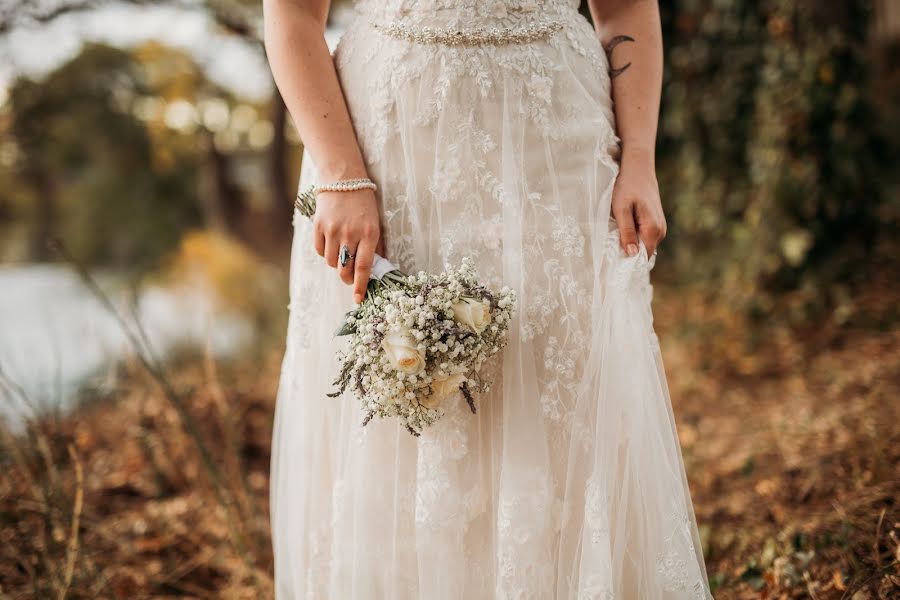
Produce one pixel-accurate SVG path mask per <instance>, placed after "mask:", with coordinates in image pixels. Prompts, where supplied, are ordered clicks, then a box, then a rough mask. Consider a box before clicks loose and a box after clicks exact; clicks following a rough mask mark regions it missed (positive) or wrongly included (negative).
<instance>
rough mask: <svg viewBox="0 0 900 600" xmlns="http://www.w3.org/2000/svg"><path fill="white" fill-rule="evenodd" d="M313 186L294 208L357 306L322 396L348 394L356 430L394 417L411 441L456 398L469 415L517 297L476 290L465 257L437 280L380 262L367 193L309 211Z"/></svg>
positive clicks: (344, 325) (342, 330) (340, 332)
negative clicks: (330, 387) (359, 410)
mask: <svg viewBox="0 0 900 600" xmlns="http://www.w3.org/2000/svg"><path fill="white" fill-rule="evenodd" d="M365 181H368V180H365ZM372 185H374V184H372ZM317 187H318V186H312V187H311V188H310V189H309V190H306V191H304V192H302V193H300V194H298V195H297V199H296V201H295V203H294V206H295V209H296V210H297V211H299V213H300V214H301V215H303V216H305V217H308V218H310V219H312V220H313V222H314V230H315V236H314V237H315V246H316V251H317V252H318V254H319V255H320V256H322V257H323V258H325V260H326V261H327V263H328V264H329V265H330V266H332V267H334V268H338V269H340V274H341V278H342V279H343V280H344V281H345V282H346V283H351V282H352V283H353V285H354V288H353V291H354V296H355V299H356V300H357V306H356V307H355V308H354V309H353V310H351V311H350V312H348V313H347V314H346V315H344V319H343V320H342V322H341V323H340V324H339V328H338V329H337V330H336V331H335V335H336V336H349V337H350V340H349V344H348V345H347V347H346V349H343V350H340V351H339V352H338V360H339V362H340V363H341V365H342V366H341V369H340V374H339V375H338V377H337V378H336V379H335V381H334V384H335V386H336V387H337V390H336V391H334V392H332V393H329V394H328V396H330V397H338V396H340V395H342V394H344V393H345V392H348V393H352V394H353V395H354V396H356V397H357V399H358V400H359V402H360V403H361V405H362V407H363V408H364V409H365V411H366V415H367V416H366V417H365V419H364V420H363V422H362V424H363V425H366V424H367V423H369V422H370V421H371V420H372V419H373V418H374V417H376V416H377V417H397V418H399V419H400V420H401V422H403V423H404V425H405V426H406V429H407V430H408V431H409V432H410V433H412V434H413V435H416V436H418V435H420V434H421V432H422V430H423V429H424V428H425V427H427V426H429V425H431V424H433V423H435V422H436V421H437V420H438V419H439V418H440V417H441V416H442V415H443V414H444V413H443V411H444V408H443V406H442V405H443V404H444V402H445V401H447V400H448V399H449V397H450V396H452V395H454V394H457V392H458V395H461V396H462V398H464V400H465V402H466V403H467V404H468V405H469V408H470V409H471V410H472V412H473V413H474V412H475V397H474V394H476V393H481V392H487V391H488V390H489V389H490V387H491V382H490V380H489V379H487V378H485V377H484V376H483V374H482V373H481V372H480V371H481V365H482V364H483V363H484V362H485V361H486V360H488V359H489V358H490V357H491V356H493V355H494V354H496V353H498V352H500V351H501V350H502V349H503V347H504V346H505V345H506V339H507V331H508V329H509V326H510V323H511V321H512V318H513V316H514V314H515V311H516V303H517V300H516V294H515V292H514V291H513V290H512V289H510V288H509V287H508V286H503V288H502V289H500V290H492V289H490V288H488V287H487V286H486V285H484V283H483V282H481V281H480V280H479V278H478V274H477V272H476V270H475V266H474V262H473V261H472V259H471V258H470V257H465V258H463V260H462V262H461V263H460V264H458V265H456V266H452V265H449V264H448V265H446V266H445V269H444V270H443V271H442V272H440V273H428V272H426V271H419V272H418V273H416V274H414V275H408V274H406V273H403V272H402V271H401V270H400V269H398V268H397V267H396V266H395V265H393V264H391V263H390V261H388V260H387V259H386V258H384V248H385V241H384V237H383V236H382V230H381V228H380V227H379V220H378V210H377V207H376V206H375V204H374V195H372V196H371V197H368V196H366V195H356V194H355V193H354V194H346V195H344V196H339V197H338V198H332V197H330V196H328V197H326V196H324V195H323V197H322V198H321V200H320V202H319V203H317V194H318V191H320V190H319V189H317ZM344 191H346V190H344ZM354 196H356V197H355V198H354ZM354 200H358V202H355V203H354V202H353V201H354ZM369 200H371V201H372V202H371V203H369ZM345 201H346V203H345Z"/></svg>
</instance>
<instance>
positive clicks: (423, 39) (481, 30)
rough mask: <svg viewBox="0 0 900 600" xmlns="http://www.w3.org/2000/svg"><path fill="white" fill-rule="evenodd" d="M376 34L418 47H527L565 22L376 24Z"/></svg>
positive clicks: (374, 24) (550, 33) (552, 32)
mask: <svg viewBox="0 0 900 600" xmlns="http://www.w3.org/2000/svg"><path fill="white" fill-rule="evenodd" d="M372 26H373V27H374V28H375V30H376V31H380V32H381V33H383V34H385V35H389V36H391V37H394V38H397V39H400V40H404V41H407V42H414V43H418V44H442V45H445V46H484V45H492V46H499V45H502V44H527V43H530V42H534V41H537V40H543V39H547V38H549V37H550V36H552V35H553V34H554V33H556V32H557V31H559V30H561V29H562V27H563V24H562V22H561V21H555V20H552V21H543V22H538V23H528V24H527V25H522V26H519V27H485V26H477V27H469V28H458V27H427V26H425V27H414V26H411V25H407V24H405V23H402V22H399V21H394V22H391V23H386V24H383V23H373V25H372Z"/></svg>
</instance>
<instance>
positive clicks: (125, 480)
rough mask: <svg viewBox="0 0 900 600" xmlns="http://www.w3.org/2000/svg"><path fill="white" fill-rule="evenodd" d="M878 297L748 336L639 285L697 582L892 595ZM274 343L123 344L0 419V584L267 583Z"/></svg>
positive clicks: (891, 482) (864, 596)
mask: <svg viewBox="0 0 900 600" xmlns="http://www.w3.org/2000/svg"><path fill="white" fill-rule="evenodd" d="M897 300H898V298H897V296H896V295H893V296H890V295H889V296H887V297H886V296H885V294H883V293H881V294H877V295H874V296H873V298H871V299H863V300H861V301H860V302H861V307H860V308H859V310H860V311H861V313H860V314H864V315H875V316H874V317H872V318H870V319H858V321H859V323H856V324H852V325H847V324H846V323H844V324H843V325H841V326H838V325H836V324H834V323H831V322H830V321H829V322H826V323H824V324H821V325H820V326H819V327H816V328H814V329H809V330H807V331H790V330H787V329H784V328H777V327H771V328H763V329H761V331H765V332H766V333H765V335H760V336H758V338H759V339H755V338H756V337H757V336H755V335H754V333H755V332H754V331H749V330H748V329H747V327H748V326H747V325H746V324H740V323H737V322H735V320H734V319H731V318H730V317H729V313H728V311H727V310H726V309H724V308H722V307H720V306H710V305H709V304H708V303H705V302H704V301H703V299H702V298H700V297H694V296H692V295H691V294H690V293H688V292H685V291H683V290H682V291H678V292H676V291H673V290H666V289H657V290H656V298H655V305H654V306H655V315H656V329H657V332H658V333H659V336H660V339H661V342H662V347H663V356H664V358H665V360H666V368H667V371H668V373H669V385H670V389H671V392H672V398H673V405H674V409H675V413H676V416H677V419H678V430H679V436H680V440H681V443H682V447H683V451H684V457H685V462H686V465H687V468H688V477H689V480H690V485H691V492H692V495H693V499H694V503H695V508H696V512H697V520H698V522H699V524H700V528H701V534H702V537H703V542H704V549H705V553H706V557H707V569H708V573H709V576H710V580H711V582H712V584H713V589H714V594H715V596H716V598H720V599H727V598H820V599H826V598H852V599H853V600H868V599H875V598H895V597H900V539H898V536H900V508H898V500H900V425H898V423H900V401H898V390H900V333H898V331H897V328H896V327H894V326H893V322H894V318H895V317H896V306H897ZM748 339H752V340H753V342H754V344H755V346H753V347H750V346H748V345H747V343H746V342H742V343H732V342H731V340H748ZM279 361H280V355H279V353H278V352H277V351H275V352H271V353H269V354H268V355H267V356H266V357H264V358H258V359H255V360H245V361H240V362H239V363H236V364H229V365H216V364H214V363H213V362H212V361H210V360H208V359H204V358H203V357H202V356H196V355H191V354H190V353H187V354H185V355H184V356H182V357H180V358H179V359H176V360H174V361H173V362H172V363H171V364H169V365H167V371H168V373H169V374H168V375H166V376H165V377H164V378H161V379H155V378H154V377H153V376H152V375H150V374H148V372H147V370H146V369H144V368H143V367H142V366H141V365H140V364H139V363H138V362H137V361H134V360H132V361H130V362H127V363H125V364H124V365H122V366H121V367H119V368H118V370H117V371H115V372H113V373H110V374H109V376H108V378H107V380H106V381H105V382H104V383H105V388H106V389H107V391H106V392H105V393H103V394H94V395H89V397H86V399H85V403H84V405H83V407H82V408H80V409H79V410H77V411H75V412H74V413H70V414H68V415H65V416H62V417H60V416H57V417H46V418H44V419H43V420H41V421H39V422H36V423H32V424H31V426H30V427H29V429H28V432H27V433H26V434H21V435H13V434H12V433H11V432H9V431H3V432H2V435H0V442H2V444H0V450H2V454H0V469H2V473H3V474H2V477H0V597H3V598H11V599H14V598H41V599H43V598H63V597H68V598H151V597H152V598H176V597H177V598H186V597H192V598H268V597H271V596H272V581H271V550H270V547H269V537H268V535H269V534H268V515H267V493H268V460H269V442H270V439H269V436H270V433H271V419H272V413H273V398H274V392H275V387H276V383H277V375H278V367H279Z"/></svg>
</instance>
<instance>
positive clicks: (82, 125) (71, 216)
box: [0, 0, 900, 325]
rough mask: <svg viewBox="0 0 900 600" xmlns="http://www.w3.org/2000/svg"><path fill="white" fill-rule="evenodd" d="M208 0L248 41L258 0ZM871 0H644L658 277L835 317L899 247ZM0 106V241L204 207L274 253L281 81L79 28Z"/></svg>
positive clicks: (33, 245) (116, 260)
mask: <svg viewBox="0 0 900 600" xmlns="http://www.w3.org/2000/svg"><path fill="white" fill-rule="evenodd" d="M31 4H34V6H32V8H31V9H29V8H28V7H29V5H31ZM336 4H337V5H340V4H342V3H340V2H338V3H336ZM39 6H40V3H27V2H26V3H23V5H22V8H20V10H19V11H18V12H15V11H12V12H10V14H8V15H6V27H5V28H0V31H2V29H10V28H12V27H14V26H15V25H16V23H17V21H16V19H18V22H19V23H20V24H24V25H29V24H30V25H32V26H33V25H34V23H35V22H37V23H40V22H42V20H43V19H50V18H55V17H57V16H58V12H59V11H57V12H49V13H41V12H40V10H39V9H38V8H36V7H39ZM55 6H63V7H65V6H66V5H65V3H63V4H61V5H60V4H58V3H57V5H55ZM72 8H73V10H76V9H77V10H81V9H83V8H84V5H83V3H74V4H73V5H72ZM207 8H208V10H210V11H212V13H213V14H214V16H215V18H216V20H217V23H218V24H219V26H220V27H221V28H222V29H223V30H224V31H227V32H230V33H232V34H235V35H237V36H239V37H241V38H243V39H246V41H247V44H248V45H250V46H252V47H256V48H257V49H259V50H260V51H261V48H260V36H259V22H258V19H259V14H258V7H257V6H256V5H255V3H241V2H238V3H221V2H218V3H209V4H208V5H207ZM875 9H876V6H875V5H873V4H872V3H870V2H848V3H841V4H840V5H835V4H834V3H827V2H822V1H812V0H807V1H804V2H789V1H783V0H766V1H762V2H755V1H754V2H750V1H741V0H731V1H723V0H715V1H714V0H683V1H681V2H677V3H663V4H662V11H663V23H664V35H665V42H666V70H665V83H664V94H663V96H664V97H663V109H662V114H661V118H660V135H659V145H658V165H659V177H660V182H661V187H662V192H663V197H664V204H665V207H666V210H667V214H668V219H669V221H670V225H671V226H670V229H669V231H670V235H669V238H668V239H667V240H666V242H665V245H664V246H663V250H662V255H661V259H660V262H659V264H660V268H659V269H658V270H657V273H656V275H657V277H660V278H663V279H665V281H666V282H667V283H671V284H676V285H681V284H699V285H702V286H705V287H706V289H707V290H708V291H709V292H710V293H711V294H715V296H716V298H717V301H720V302H726V303H728V304H729V305H730V306H731V307H732V308H733V309H734V310H736V311H738V312H740V313H741V314H744V315H746V316H747V317H750V318H751V319H754V320H756V321H765V322H770V321H773V320H774V321H780V322H785V321H786V322H789V323H791V324H795V325H796V324H804V323H809V322H810V321H813V322H814V321H815V320H816V319H823V318H829V317H833V318H836V319H838V320H841V321H847V320H850V319H852V318H853V316H854V315H855V314H856V309H855V307H854V303H853V295H854V293H855V290H857V289H858V288H859V286H861V285H865V283H866V281H868V279H869V278H870V277H871V275H872V271H873V270H877V269H885V268H893V267H896V262H895V261H892V260H891V257H892V254H891V253H890V252H888V251H886V250H885V244H887V243H888V242H889V241H890V240H891V239H892V238H893V237H895V235H896V233H897V220H898V204H897V189H898V183H897V173H898V171H900V169H898V161H897V160H896V159H895V157H896V156H897V149H898V148H897V144H898V142H897V141H896V135H892V132H895V131H897V129H896V126H897V125H898V123H900V116H898V114H900V110H898V103H897V99H898V98H897V95H898V92H897V86H896V85H890V83H892V82H896V80H897V78H898V75H897V71H898V68H897V66H896V65H897V64H898V63H897V61H896V60H892V58H896V54H897V53H898V50H897V41H896V40H897V26H896V24H894V25H893V26H892V27H893V29H891V27H885V28H879V27H880V26H879V19H884V18H886V17H887V16H888V15H887V14H882V13H885V12H886V11H885V10H882V13H878V12H877V11H876V10H875ZM29 10H30V12H29ZM585 12H586V11H585ZM0 110H2V113H0V115H2V116H0V132H2V139H3V142H2V145H0V215H2V217H3V219H2V222H0V239H2V240H3V241H2V242H0V257H2V258H3V259H4V260H5V261H10V260H12V261H43V260H53V256H52V255H50V254H49V252H48V250H47V249H46V245H45V244H44V240H45V239H46V238H47V237H48V236H51V235H52V236H59V237H62V238H64V239H65V240H66V242H67V243H68V244H69V245H70V247H71V248H72V250H73V252H74V253H75V254H76V255H77V256H79V257H82V258H83V259H84V260H85V261H87V262H88V263H89V264H91V265H103V266H111V267H115V268H118V269H125V270H128V271H131V272H135V273H146V272H150V271H152V270H154V269H156V268H158V267H159V265H160V261H161V260H163V258H164V257H166V256H167V255H168V254H170V253H172V252H173V251H174V250H175V249H177V247H178V244H179V241H180V240H181V238H182V237H183V236H184V235H185V234H186V233H187V232H188V231H191V230H193V229H196V228H201V229H207V230H216V231H221V232H226V233H227V234H229V235H233V236H234V237H236V239H238V240H240V241H241V242H242V243H244V244H246V245H247V246H248V247H250V248H251V249H253V250H254V251H256V252H258V253H259V254H260V256H262V257H263V258H264V259H266V260H268V261H270V262H274V263H275V264H278V265H280V266H281V267H282V268H284V266H285V264H286V260H287V258H288V254H287V252H286V248H287V245H288V242H289V237H290V227H289V222H288V221H289V206H290V200H291V196H292V190H293V188H294V184H295V183H296V175H297V173H298V167H299V165H298V162H299V152H300V147H299V140H297V138H296V135H295V134H294V133H293V130H292V129H291V127H290V123H289V119H288V118H287V116H286V114H285V111H284V107H283V103H282V102H281V100H280V98H278V97H277V92H273V99H272V101H271V102H269V103H259V102H255V103H252V102H247V101H245V100H242V99H241V98H238V97H235V96H234V94H233V93H232V92H229V91H227V90H225V89H222V87H221V86H218V85H216V84H213V83H211V82H210V81H209V80H208V79H207V78H206V77H205V76H204V72H203V70H202V68H201V67H200V66H199V65H198V64H197V63H196V62H195V61H194V59H192V57H191V56H189V55H187V54H185V53H184V52H182V51H178V50H174V49H170V48H165V47H163V46H161V45H159V44H157V43H153V42H149V43H145V44H143V45H140V46H137V47H133V48H113V47H106V46H103V45H101V44H94V43H89V44H87V45H85V46H84V47H83V49H82V50H81V52H80V53H79V54H78V55H77V56H74V57H73V58H72V59H71V60H70V61H68V62H67V63H65V64H63V65H61V66H59V67H58V68H57V69H55V70H54V71H52V72H51V73H49V74H47V75H46V76H44V77H42V78H40V79H38V80H32V79H31V78H29V77H26V76H23V77H21V78H19V79H17V80H15V81H14V82H12V84H11V85H10V87H9V90H8V92H7V94H6V101H5V102H4V103H3V104H2V109H0ZM886 240H887V241H886ZM876 256H877V257H878V259H877V260H876V259H873V257H876ZM885 261H888V262H890V263H893V264H885Z"/></svg>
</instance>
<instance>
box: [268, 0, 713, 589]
mask: <svg viewBox="0 0 900 600" xmlns="http://www.w3.org/2000/svg"><path fill="white" fill-rule="evenodd" d="M577 7H578V0H543V1H540V2H538V1H529V0H496V1H494V0H363V1H362V2H359V3H358V4H357V5H356V7H355V14H354V16H353V20H352V23H351V24H350V25H349V27H348V30H347V32H346V33H345V34H344V35H343V37H342V38H341V40H340V42H339V44H338V46H337V48H336V50H335V53H334V61H335V65H336V67H337V69H338V72H339V76H340V81H341V84H342V87H343V91H344V94H345V96H346V99H347V102H348V105H349V109H350V112H351V116H352V119H353V123H354V126H355V129H356V133H357V137H358V139H359V142H360V145H361V148H362V150H363V153H364V156H365V159H366V161H367V163H368V169H369V175H370V176H371V177H372V179H373V180H375V181H376V182H377V183H378V185H379V192H378V196H379V199H380V203H381V210H382V211H383V215H382V216H383V226H384V235H385V238H386V244H387V255H388V258H389V259H390V260H391V261H392V262H393V263H394V264H396V265H398V266H399V267H400V268H401V269H403V270H404V271H406V272H416V271H418V270H427V271H440V270H442V269H443V267H444V266H445V264H446V263H453V264H456V263H459V262H460V260H461V259H462V257H464V256H471V257H472V258H473V259H474V261H475V265H476V267H477V269H478V271H479V275H480V277H481V278H482V280H484V281H485V282H486V283H487V284H488V285H490V286H491V287H493V288H495V289H499V288H500V287H501V286H503V285H508V286H510V287H512V288H513V289H514V290H515V291H516V292H517V294H518V297H519V311H518V314H517V316H516V318H515V320H514V321H513V325H512V326H511V328H510V334H509V344H508V346H507V347H506V348H505V349H504V350H503V351H502V352H501V353H500V354H498V355H497V356H495V357H493V358H492V359H491V361H490V364H489V365H486V366H485V367H484V369H483V371H487V372H488V373H487V375H488V376H490V377H492V378H493V380H494V387H493V389H492V390H491V391H490V392H488V393H485V394H482V395H480V396H478V397H477V398H476V402H477V405H478V413H477V414H475V415H473V414H472V413H471V412H470V410H469V408H468V406H467V405H466V402H465V401H464V400H462V399H461V398H457V399H456V400H455V401H449V402H445V403H444V405H443V406H445V408H446V414H445V415H444V417H443V418H442V419H441V420H440V421H439V422H438V423H437V424H436V425H434V426H433V427H432V428H430V429H426V430H425V432H424V433H423V435H422V436H421V437H419V438H415V437H413V436H412V435H410V434H409V433H408V432H407V430H406V429H405V428H404V427H403V426H402V425H400V424H399V422H397V421H396V420H378V419H375V420H373V421H372V422H370V423H369V424H368V425H367V426H366V427H365V428H363V427H362V426H361V423H362V421H363V419H364V417H365V414H364V412H363V411H362V409H361V408H360V406H359V403H358V402H357V401H356V399H354V398H352V397H350V396H349V394H346V395H344V396H341V397H338V398H328V397H326V393H328V392H330V391H332V390H333V389H334V388H333V386H332V381H333V379H334V377H335V376H336V375H337V368H338V363H337V359H336V358H335V350H336V349H338V348H339V347H341V346H342V345H343V344H345V343H346V340H345V339H344V338H335V337H334V336H333V332H334V330H335V327H336V326H337V325H338V323H339V322H340V320H341V317H342V315H343V314H344V313H345V312H346V311H348V310H350V309H351V308H352V307H353V301H352V293H351V288H350V287H348V286H347V285H345V284H344V283H342V282H341V281H340V280H339V278H338V276H337V272H336V271H335V270H334V269H332V268H330V267H328V266H327V265H326V263H325V262H324V260H323V259H322V258H321V257H319V256H318V255H317V254H316V252H315V250H314V245H313V237H312V233H313V232H312V225H311V223H310V222H309V221H308V220H307V219H305V218H304V217H301V216H300V215H299V213H296V214H295V215H294V228H295V237H294V246H293V251H292V266H291V276H290V277H291V283H290V324H289V328H288V338H287V350H286V353H285V356H284V362H283V370H282V377H281V381H280V388H279V392H278V398H277V409H276V415H275V427H274V439H273V447H272V465H271V466H272V471H271V515H272V517H271V519H272V535H273V545H274V552H275V579H276V590H277V597H278V598H279V599H282V600H286V599H295V598H315V599H322V598H329V599H336V600H348V599H382V598H383V599H407V598H416V599H422V600H439V599H448V600H449V599H453V600H456V599H488V598H497V599H501V598H503V599H505V598H510V599H512V598H515V599H527V598H535V599H551V598H560V599H562V598H566V599H613V598H614V599H616V600H620V599H621V600H631V599H674V598H710V597H711V595H710V592H709V587H708V584H707V577H706V570H705V566H704V562H703V556H702V551H701V547H700V539H699V536H698V531H697V526H696V521H695V516H694V512H693V508H692V504H691V498H690V494H689V490H688V484H687V480H686V477H685V472H684V465H683V461H682V456H681V452H680V448H679V444H678V438H677V435H676V429H675V422H674V419H673V415H672V409H671V403H670V398H669V392H668V388H667V385H666V379H665V373H664V370H663V362H662V358H661V356H660V349H659V345H658V341H657V337H656V335H655V333H654V330H653V322H652V319H653V317H652V313H651V295H652V287H651V285H650V281H649V276H650V270H651V269H652V268H653V265H654V262H655V256H649V257H648V255H647V252H646V249H645V248H644V246H643V244H641V247H640V252H639V254H638V255H636V256H634V257H628V256H627V255H626V254H625V253H624V252H623V251H622V250H621V249H620V247H619V242H618V234H617V232H616V223H615V221H614V220H613V219H612V218H611V217H610V198H611V193H612V188H613V182H614V180H615V177H616V174H617V169H618V163H617V150H618V147H619V139H618V138H617V136H616V133H615V129H614V120H613V112H612V102H611V100H610V79H609V75H608V70H609V65H608V64H607V59H606V56H605V54H604V52H603V50H602V48H601V46H600V44H599V41H598V38H597V36H596V33H595V31H594V29H593V28H592V27H591V26H590V24H589V23H588V22H587V20H586V19H584V17H582V16H581V15H580V14H579V13H578V11H577ZM316 181H317V174H316V170H315V165H314V164H313V162H312V160H311V158H310V156H308V155H306V156H304V158H303V164H302V169H301V175H300V187H301V188H303V189H305V188H306V186H308V185H309V184H310V183H313V182H316Z"/></svg>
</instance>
